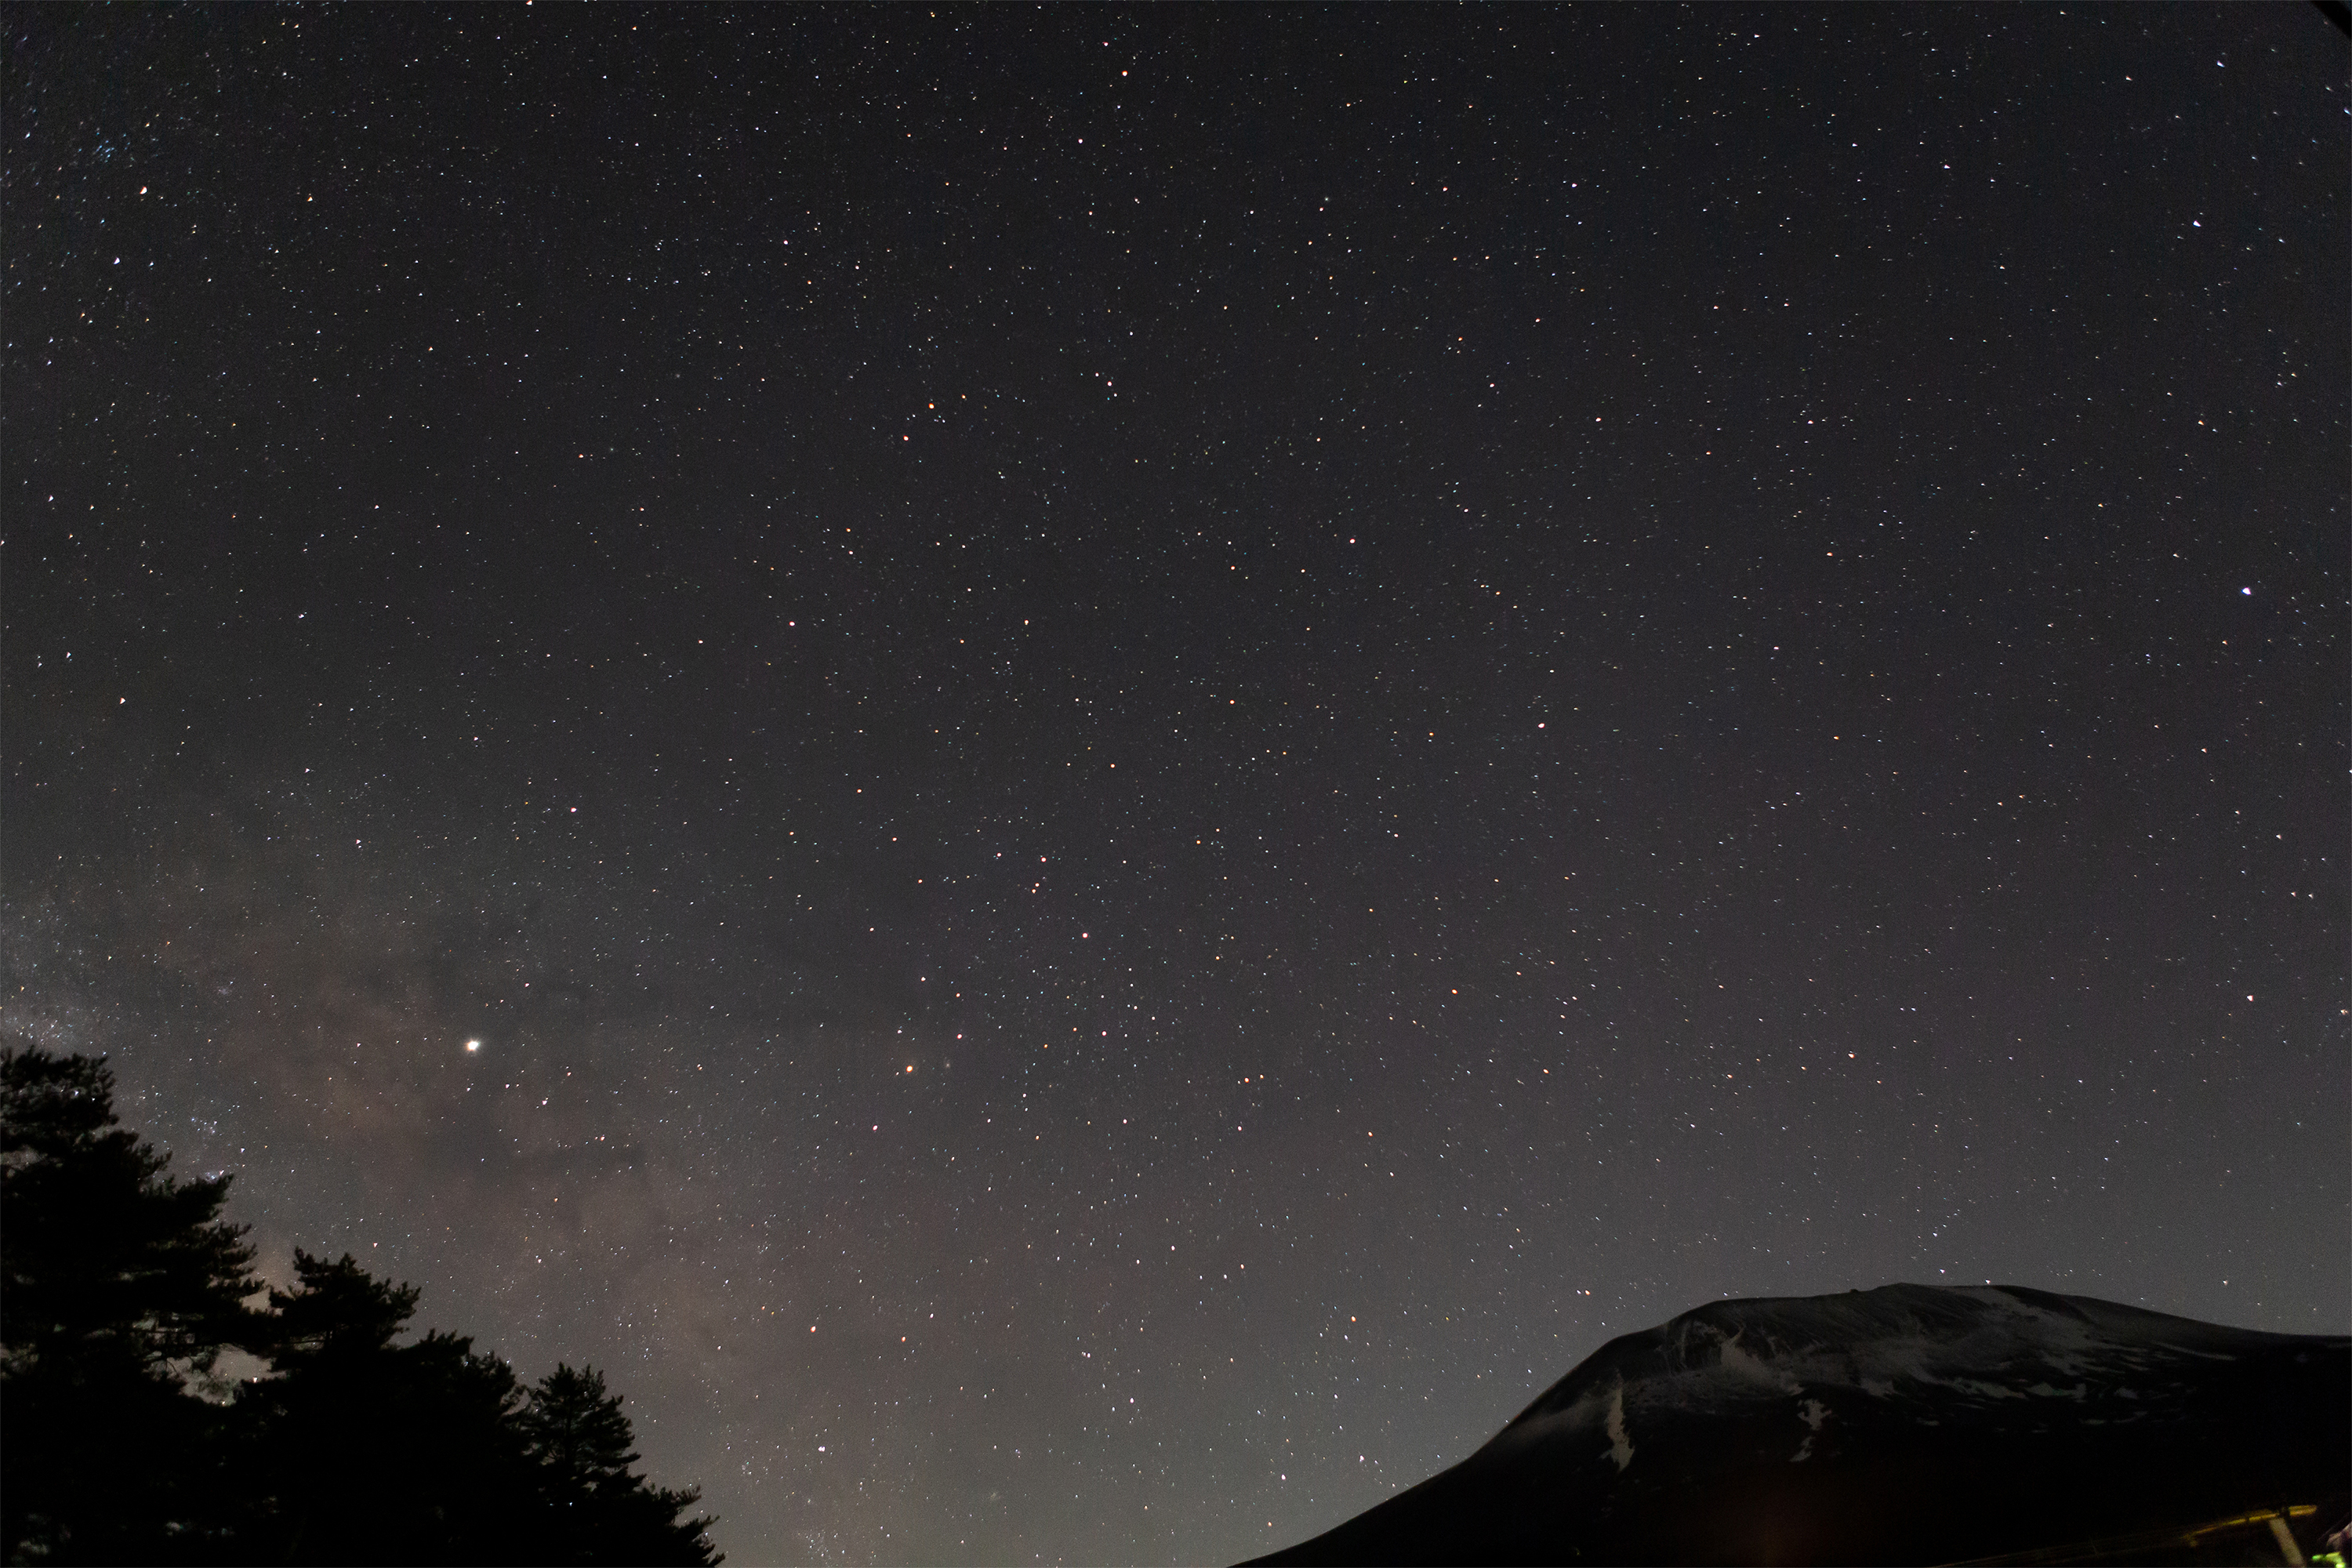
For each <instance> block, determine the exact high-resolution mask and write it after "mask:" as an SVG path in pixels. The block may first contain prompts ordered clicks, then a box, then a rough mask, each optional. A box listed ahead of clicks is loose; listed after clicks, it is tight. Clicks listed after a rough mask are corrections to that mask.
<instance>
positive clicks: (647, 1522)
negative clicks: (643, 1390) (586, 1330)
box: [519, 1363, 719, 1564]
mask: <svg viewBox="0 0 2352 1568" xmlns="http://www.w3.org/2000/svg"><path fill="white" fill-rule="evenodd" d="M519 1425H520V1426H521V1428H522V1431H523V1434H524V1436H525V1440H526V1441H527V1442H528V1443H529V1445H530V1453H531V1455H532V1457H533V1458H536V1459H537V1460H538V1461H539V1463H540V1465H541V1467H542V1472H543V1473H542V1476H541V1485H542V1486H543V1487H544V1488H545V1497H546V1506H547V1510H548V1532H549V1533H548V1544H549V1546H550V1548H551V1552H550V1554H551V1556H553V1557H556V1558H558V1559H560V1560H562V1561H564V1562H569V1563H685V1564H708V1563H717V1562H719V1556H718V1555H716V1554H715V1553H713V1552H712V1551H711V1548H710V1546H709V1542H707V1541H706V1540H705V1539H704V1538H703V1532H704V1531H706V1530H708V1529H709V1527H710V1525H711V1523H712V1522H713V1521H711V1520H709V1519H708V1518H704V1517H697V1518H694V1519H684V1518H681V1517H680V1516H681V1515H683V1514H685V1513H686V1512H687V1511H688V1510H689V1509H691V1508H692V1507H693V1506H694V1505H695V1503H696V1502H697V1501H698V1500H699V1498H700V1495H701V1494H700V1493H699V1492H697V1491H695V1490H694V1489H690V1488H689V1489H686V1490H684V1491H674V1490H671V1489H668V1488H666V1487H656V1486H654V1485H652V1484H650V1483H649V1482H647V1481H646V1479H645V1478H644V1477H642V1476H636V1475H632V1474H630V1472H629V1467H630V1466H631V1465H634V1464H635V1463H636V1462H637V1456H636V1454H635V1451H634V1450H633V1448H632V1447H631V1446H630V1445H631V1443H632V1442H633V1440H634V1435H633V1434H632V1432H631V1430H630V1426H629V1418H628V1416H627V1415H625V1414H623V1413H622V1410H621V1396H620V1395H619V1394H607V1393H606V1392H605V1389H604V1373H600V1372H598V1371H597V1370H596V1369H595V1368H593V1367H582V1368H581V1369H580V1370H579V1371H577V1372H574V1371H573V1370H572V1368H571V1367H569V1366H566V1365H563V1364H562V1363H558V1364H557V1366H556V1368H555V1370H554V1371H553V1372H551V1373H548V1374H547V1375H546V1376H545V1377H543V1378H541V1379H540V1381H539V1384H538V1386H536V1387H535V1388H533V1389H532V1390H531V1391H530V1403H529V1404H528V1405H525V1406H524V1408H523V1412H522V1415H521V1416H520V1421H519Z"/></svg>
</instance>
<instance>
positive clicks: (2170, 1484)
mask: <svg viewBox="0 0 2352 1568" xmlns="http://www.w3.org/2000/svg"><path fill="white" fill-rule="evenodd" d="M2347 1508H2352V1339H2347V1338H2346V1337H2343V1336H2336V1335H2301V1334H2274V1333H2263V1332H2258V1331H2253V1330H2249V1329H2232V1328H2224V1327H2222V1326H2221V1325H2219V1324H2215V1323H2204V1322H2198V1321H2194V1320H2191V1319H2188V1318H2175V1317H2168V1316H2166V1315H2165V1314H2163V1313H2160V1312H2149V1311H2144V1310H2140V1309H2138V1308H2137V1307H2126V1306H2121V1305H2118V1304H2117V1303H2115V1302H2112V1301H2100V1300H2092V1299H2090V1298H2088V1297H2081V1296H2060V1295H2053V1294H2052V1293H2050V1292H2047V1291H2042V1290H2032V1289H2021V1288H2019V1287H2015V1286H1986V1287H1981V1288H1978V1287H1967V1288H1954V1287H1944V1286H1927V1285H1889V1286H1886V1287H1885V1288H1883V1289H1876V1290H1856V1291H1851V1292H1848V1293H1846V1294H1844V1295H1838V1296H1801V1297H1783V1298H1765V1299H1759V1300H1730V1301H1717V1302H1713V1303H1710V1304H1708V1305H1706V1306H1704V1307H1700V1308H1698V1309H1696V1310H1693V1311H1689V1312H1685V1313H1684V1314H1682V1316H1680V1317H1678V1318H1675V1319H1674V1320H1673V1321H1670V1322H1667V1323H1665V1324H1664V1325H1662V1326H1660V1327H1658V1328H1654V1329H1649V1330H1645V1331H1642V1332H1640V1333H1633V1334H1626V1335H1623V1336H1622V1337H1620V1338H1618V1339H1615V1340H1612V1341H1611V1342H1609V1343H1608V1344H1606V1345H1604V1346H1602V1347H1601V1350H1600V1351H1599V1352H1597V1353H1596V1354H1594V1355H1593V1356H1591V1358H1590V1359H1589V1360H1587V1361H1585V1362H1584V1363H1582V1364H1581V1365H1580V1366H1578V1367H1577V1368H1576V1369H1575V1370H1574V1371H1573V1372H1570V1373H1569V1374H1568V1375H1567V1376H1566V1377H1564V1378H1562V1379H1561V1380H1560V1381H1559V1383H1557V1384H1553V1385H1552V1387H1551V1388H1550V1389H1549V1391H1548V1392H1546V1393H1545V1394H1544V1395H1543V1396H1542V1397H1541V1398H1539V1399H1538V1400H1537V1401H1536V1402H1535V1403H1534V1404H1533V1405H1529V1406H1528V1408H1527V1409H1526V1410H1525V1411H1524V1412H1522V1413H1521V1414H1520V1415H1518V1417H1517V1419H1515V1420H1513V1421H1512V1422H1511V1423H1510V1424H1509V1425H1508V1426H1505V1427H1504V1428H1503V1429H1502V1431H1501V1432H1499V1433H1497V1434H1496V1436H1495V1437H1494V1438H1493V1439H1492V1440H1491V1441H1489V1442H1488V1443H1487V1444H1486V1446H1485V1447H1482V1448H1480V1449H1479V1450H1478V1451H1477V1452H1475V1453H1474V1454H1472V1455H1471V1456H1470V1457H1469V1458H1466V1459H1464V1460H1463V1461H1462V1462H1461V1463H1460V1464H1458V1465H1455V1466H1454V1467H1453V1468H1450V1469H1447V1470H1444V1471H1443V1472H1441V1473H1439V1474H1438V1475H1435V1476H1433V1477H1431V1478H1430V1479H1428V1480H1425V1481H1423V1482H1422V1483H1421V1484H1420V1485H1419V1486H1416V1487H1414V1488H1412V1489H1410V1490H1408V1491H1404V1492H1402V1493H1400V1494H1398V1495H1397V1496H1395V1497H1393V1498H1391V1499H1390V1500H1387V1501H1386V1502H1383V1503H1381V1504H1380V1505H1379V1506H1378V1507H1376V1508H1373V1509H1370V1510H1367V1511H1366V1512H1364V1513H1361V1514H1360V1515H1358V1516H1357V1517H1356V1518H1354V1519H1351V1520H1349V1521H1347V1522H1346V1523H1344V1524H1341V1525H1339V1526H1338V1527H1337V1528H1336V1529H1333V1530H1330V1531H1326V1532H1325V1533H1324V1534H1321V1535H1318V1536H1316V1537H1315V1538H1314V1539H1312V1540H1310V1541H1307V1542H1302V1543H1300V1544H1298V1545H1297V1546H1293V1547H1290V1548H1289V1549H1287V1550H1286V1551H1282V1552H1275V1553H1273V1554H1272V1555H1270V1556H1267V1557H1264V1558H1260V1559H1257V1561H1258V1562H1260V1563H1301V1564H1306V1563H1579V1562H1583V1563H1962V1562H1971V1561H1984V1560H2004V1559H2005V1560H2011V1561H2031V1562H2094V1561H2102V1560H2111V1559H2113V1560H2121V1559H2128V1560H2130V1561H2136V1562H2144V1563H2145V1562H2202V1561H2226V1562H2248V1561H2254V1562H2286V1561H2296V1560H2299V1558H2296V1557H2291V1556H2290V1555H2289V1554H2288V1553H2287V1551H2286V1547H2287V1545H2288V1542H2287V1541H2286V1540H2284V1539H2282V1533H2283V1532H2284V1533H2285V1534H2289V1535H2292V1536H2293V1537H2294V1540H2295V1543H2296V1548H2297V1551H2298V1552H2310V1551H2311V1550H2312V1549H2313V1548H2314V1547H2315V1545H2316V1544H2317V1542H2319V1539H2320V1537H2321V1536H2322V1534H2324V1533H2325V1532H2326V1531H2327V1530H2328V1528H2329V1527H2330V1526H2334V1525H2337V1524H2339V1523H2340V1522H2341V1521H2342V1518H2343V1515H2344V1514H2345V1513H2346V1511H2347Z"/></svg>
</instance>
